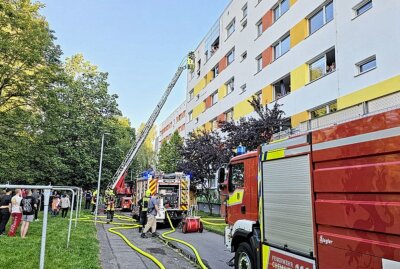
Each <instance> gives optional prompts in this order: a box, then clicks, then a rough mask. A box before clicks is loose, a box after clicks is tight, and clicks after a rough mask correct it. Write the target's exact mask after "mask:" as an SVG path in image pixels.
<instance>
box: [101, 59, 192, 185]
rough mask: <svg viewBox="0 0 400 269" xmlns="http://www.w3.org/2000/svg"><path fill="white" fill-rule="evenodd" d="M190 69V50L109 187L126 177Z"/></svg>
mask: <svg viewBox="0 0 400 269" xmlns="http://www.w3.org/2000/svg"><path fill="white" fill-rule="evenodd" d="M185 69H189V70H191V71H192V72H193V70H194V53H193V52H189V54H188V55H187V56H186V57H185V58H184V59H183V60H182V62H181V63H180V65H179V67H178V70H176V72H175V74H174V76H173V78H172V80H171V82H170V83H169V85H168V87H167V89H166V90H165V92H164V94H163V96H162V97H161V100H160V101H159V102H158V104H157V106H156V108H155V109H154V111H153V113H152V114H151V116H150V118H149V119H148V121H147V122H146V125H145V126H144V128H143V130H142V132H141V133H140V135H139V136H138V138H137V139H136V141H135V142H134V143H133V144H132V147H131V148H130V149H129V151H128V153H127V154H126V156H125V159H124V160H123V162H122V163H121V165H120V166H119V168H118V170H117V171H116V172H115V174H114V176H113V177H112V180H111V183H110V185H109V187H111V188H112V189H115V188H116V186H118V185H119V183H120V182H121V180H122V179H123V178H124V174H125V173H126V171H127V170H128V168H129V166H130V165H131V164H132V162H133V159H134V158H135V156H136V154H137V153H138V151H139V149H140V147H141V146H142V144H143V142H144V141H145V140H146V138H147V136H148V134H149V132H150V130H151V128H152V127H153V124H154V122H155V121H156V119H157V117H158V115H159V114H160V111H161V109H162V108H163V106H164V104H165V102H166V101H167V99H168V96H169V94H170V93H171V91H172V89H173V88H174V86H175V84H176V82H177V81H178V79H179V77H180V76H181V74H182V72H183V70H185Z"/></svg>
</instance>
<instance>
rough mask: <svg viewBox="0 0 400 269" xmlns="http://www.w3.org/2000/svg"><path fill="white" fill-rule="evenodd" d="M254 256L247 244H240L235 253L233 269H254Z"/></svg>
mask: <svg viewBox="0 0 400 269" xmlns="http://www.w3.org/2000/svg"><path fill="white" fill-rule="evenodd" d="M254 268H255V267H254V254H253V252H252V251H251V247H250V245H249V244H248V243H246V242H242V243H240V244H239V247H238V249H237V251H236V253H235V269H254Z"/></svg>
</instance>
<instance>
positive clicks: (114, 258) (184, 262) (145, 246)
mask: <svg viewBox="0 0 400 269" xmlns="http://www.w3.org/2000/svg"><path fill="white" fill-rule="evenodd" d="M97 227H98V228H97V236H98V239H99V241H100V245H101V250H100V259H101V264H102V268H103V269H132V268H137V269H142V268H143V269H157V268H158V266H156V265H155V264H154V263H153V262H152V261H151V260H150V259H148V258H146V257H144V256H142V255H140V254H139V253H137V252H136V251H134V250H133V249H131V248H130V247H129V246H128V245H127V244H125V242H124V241H123V240H122V238H121V237H119V236H118V235H115V234H113V233H110V232H108V231H107V229H108V228H110V227H113V226H112V225H107V224H104V225H102V224H100V225H98V226H97ZM121 232H122V233H123V234H124V235H125V236H126V237H127V238H128V239H129V240H130V241H131V242H132V243H133V244H134V245H136V246H138V247H139V248H140V249H142V250H143V251H146V252H149V253H150V254H152V255H153V256H155V257H156V258H157V259H158V260H159V261H160V262H161V263H162V264H163V265H164V266H165V268H167V269H187V268H196V266H195V265H194V264H193V263H191V262H190V261H189V260H188V259H186V258H185V257H184V256H182V254H180V253H179V252H178V251H176V250H173V249H172V248H170V247H168V246H166V245H165V244H164V243H163V242H162V241H161V240H160V239H158V238H146V239H144V238H140V234H139V233H138V230H137V229H129V230H121Z"/></svg>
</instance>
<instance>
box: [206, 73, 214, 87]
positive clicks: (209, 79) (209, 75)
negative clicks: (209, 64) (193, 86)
mask: <svg viewBox="0 0 400 269" xmlns="http://www.w3.org/2000/svg"><path fill="white" fill-rule="evenodd" d="M213 79H214V72H213V71H210V72H208V73H207V76H206V80H207V81H206V83H207V84H208V83H210V82H211V80H213Z"/></svg>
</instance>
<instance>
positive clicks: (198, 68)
mask: <svg viewBox="0 0 400 269" xmlns="http://www.w3.org/2000/svg"><path fill="white" fill-rule="evenodd" d="M200 68H201V59H199V60H198V61H197V76H200Z"/></svg>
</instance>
